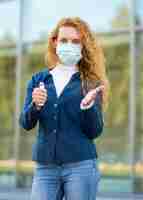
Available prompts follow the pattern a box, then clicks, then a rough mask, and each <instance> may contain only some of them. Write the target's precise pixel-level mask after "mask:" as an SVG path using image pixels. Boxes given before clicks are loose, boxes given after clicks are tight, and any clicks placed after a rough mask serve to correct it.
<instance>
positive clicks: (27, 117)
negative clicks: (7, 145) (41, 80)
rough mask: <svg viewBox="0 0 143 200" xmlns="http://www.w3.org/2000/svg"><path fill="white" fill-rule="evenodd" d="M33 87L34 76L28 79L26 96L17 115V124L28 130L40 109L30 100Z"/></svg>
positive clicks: (34, 124) (34, 122) (35, 122)
mask: <svg viewBox="0 0 143 200" xmlns="http://www.w3.org/2000/svg"><path fill="white" fill-rule="evenodd" d="M33 88H34V77H33V76H32V79H31V80H29V81H28V84H27V91H26V97H25V101H24V106H23V109H22V111H21V113H20V116H19V124H20V126H21V127H22V128H24V129H26V130H30V129H32V128H34V127H35V126H36V124H37V121H38V119H39V116H40V110H37V108H36V105H35V104H34V103H33V102H32V91H33Z"/></svg>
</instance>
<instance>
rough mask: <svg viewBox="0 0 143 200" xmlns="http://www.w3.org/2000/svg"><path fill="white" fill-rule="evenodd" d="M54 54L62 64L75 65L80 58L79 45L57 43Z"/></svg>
mask: <svg viewBox="0 0 143 200" xmlns="http://www.w3.org/2000/svg"><path fill="white" fill-rule="evenodd" d="M56 54H57V55H58V57H59V59H60V61H61V62H62V63H63V64H65V65H76V64H77V63H78V62H79V60H80V59H81V58H82V54H81V45H80V44H73V43H62V42H59V43H58V44H57V48H56Z"/></svg>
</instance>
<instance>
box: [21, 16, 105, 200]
mask: <svg viewBox="0 0 143 200" xmlns="http://www.w3.org/2000/svg"><path fill="white" fill-rule="evenodd" d="M108 89H109V82H108V79H107V77H106V73H105V63H104V55H103V52H102V48H101V47H100V46H99V45H98V44H97V40H96V39H95V35H94V33H93V32H92V31H91V30H90V28H89V25H88V24H87V23H86V22H84V21H83V20H81V19H80V18H78V17H75V18H74V17H73V18H63V19H61V20H60V22H59V23H58V24H57V26H56V27H55V29H54V30H53V32H52V33H51V35H50V36H49V38H48V48H47V53H46V68H44V69H43V70H42V71H40V72H37V73H35V74H34V75H33V76H32V78H31V80H30V81H29V82H28V86H27V95H26V99H25V103H24V107H23V110H22V112H21V114H20V118H19V122H20V125H21V126H22V127H23V128H24V129H26V130H30V129H32V128H34V127H35V126H36V124H37V122H38V123H39V127H38V131H37V135H36V142H35V143H34V144H33V146H32V160H33V161H35V163H36V166H35V170H34V178H33V183H32V193H31V199H32V200H61V199H63V197H65V200H89V199H90V200H95V199H96V191H97V186H98V183H99V180H100V178H101V174H100V171H99V169H98V164H97V157H98V156H97V151H96V146H95V144H94V143H93V139H95V138H97V137H99V136H100V135H101V133H102V132H103V126H104V121H103V109H105V108H106V106H107V100H108Z"/></svg>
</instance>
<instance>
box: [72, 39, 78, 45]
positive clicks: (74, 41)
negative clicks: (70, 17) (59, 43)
mask: <svg viewBox="0 0 143 200" xmlns="http://www.w3.org/2000/svg"><path fill="white" fill-rule="evenodd" d="M72 43H73V44H80V40H79V39H73V40H72Z"/></svg>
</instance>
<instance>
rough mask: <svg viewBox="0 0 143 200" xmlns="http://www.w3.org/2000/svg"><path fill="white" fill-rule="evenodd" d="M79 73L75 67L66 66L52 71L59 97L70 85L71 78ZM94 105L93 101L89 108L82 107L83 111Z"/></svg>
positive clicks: (59, 65)
mask: <svg viewBox="0 0 143 200" xmlns="http://www.w3.org/2000/svg"><path fill="white" fill-rule="evenodd" d="M77 71H78V68H77V67H76V66H75V65H71V66H66V65H63V64H58V65H56V66H55V67H54V68H53V69H52V70H50V73H51V74H52V77H53V81H54V84H55V87H56V93H57V96H58V97H59V96H60V94H61V93H62V91H63V89H64V87H65V86H66V85H67V84H68V82H69V80H70V79H71V76H72V75H73V74H74V73H75V72H77ZM93 103H94V101H92V102H91V103H90V105H88V106H84V107H83V106H81V109H87V108H90V107H91V106H92V105H93Z"/></svg>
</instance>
